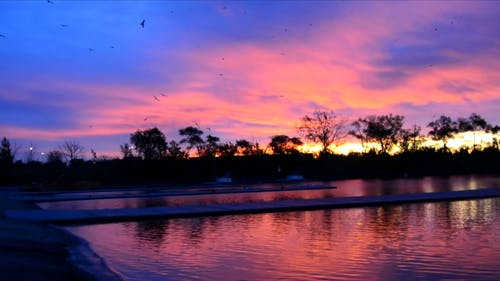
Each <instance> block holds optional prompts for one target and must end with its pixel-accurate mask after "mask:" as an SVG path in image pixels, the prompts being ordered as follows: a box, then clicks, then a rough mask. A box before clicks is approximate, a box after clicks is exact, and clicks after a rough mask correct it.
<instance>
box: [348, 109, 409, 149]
mask: <svg viewBox="0 0 500 281" xmlns="http://www.w3.org/2000/svg"><path fill="white" fill-rule="evenodd" d="M403 124H404V116H401V115H392V114H389V115H369V116H367V117H365V118H359V119H358V120H357V121H355V122H353V124H352V125H353V126H354V127H355V128H357V130H356V131H350V132H349V133H350V134H351V135H353V136H354V137H356V138H358V139H360V140H361V141H365V142H366V141H373V142H375V143H377V144H378V145H379V148H380V149H379V153H381V154H384V153H388V152H390V151H391V150H392V148H393V147H394V146H395V145H396V144H397V143H398V142H399V141H400V139H401V135H402V132H403Z"/></svg>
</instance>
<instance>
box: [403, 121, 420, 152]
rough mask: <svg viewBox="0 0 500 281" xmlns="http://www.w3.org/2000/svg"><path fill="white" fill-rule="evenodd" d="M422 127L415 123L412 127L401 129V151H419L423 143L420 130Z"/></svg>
mask: <svg viewBox="0 0 500 281" xmlns="http://www.w3.org/2000/svg"><path fill="white" fill-rule="evenodd" d="M421 130H422V129H421V128H420V126H418V125H413V127H411V128H410V129H402V130H401V138H400V140H399V148H400V149H401V152H403V153H405V152H410V151H417V150H418V149H419V148H420V145H421V144H422V140H421V139H420V131H421Z"/></svg>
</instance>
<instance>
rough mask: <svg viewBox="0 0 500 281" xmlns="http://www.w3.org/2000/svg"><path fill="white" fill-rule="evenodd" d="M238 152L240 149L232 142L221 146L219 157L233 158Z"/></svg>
mask: <svg viewBox="0 0 500 281" xmlns="http://www.w3.org/2000/svg"><path fill="white" fill-rule="evenodd" d="M237 152H238V147H237V146H236V145H235V144H233V143H232V142H225V143H221V144H219V155H220V156H221V157H232V156H234V155H235V154H236V153H237Z"/></svg>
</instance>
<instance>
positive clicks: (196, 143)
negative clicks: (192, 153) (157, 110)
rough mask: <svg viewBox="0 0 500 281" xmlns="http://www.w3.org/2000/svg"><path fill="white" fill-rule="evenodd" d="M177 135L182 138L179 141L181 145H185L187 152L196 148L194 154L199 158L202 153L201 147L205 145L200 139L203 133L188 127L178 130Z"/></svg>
mask: <svg viewBox="0 0 500 281" xmlns="http://www.w3.org/2000/svg"><path fill="white" fill-rule="evenodd" d="M179 134H180V135H181V136H182V137H184V138H183V139H181V143H187V144H188V146H187V149H188V150H191V149H193V148H196V153H197V154H198V156H200V154H201V153H202V152H203V145H204V143H205V142H204V141H203V139H202V138H201V136H202V135H203V131H202V130H200V129H198V128H196V127H193V126H189V127H186V128H184V129H180V130H179Z"/></svg>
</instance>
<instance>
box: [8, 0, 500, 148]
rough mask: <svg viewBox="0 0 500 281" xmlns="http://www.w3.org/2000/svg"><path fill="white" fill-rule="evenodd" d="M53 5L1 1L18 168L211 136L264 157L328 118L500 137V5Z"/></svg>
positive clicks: (11, 131) (11, 134) (55, 0)
mask: <svg viewBox="0 0 500 281" xmlns="http://www.w3.org/2000/svg"><path fill="white" fill-rule="evenodd" d="M51 2H52V3H50V2H48V1H45V0H39V1H1V2H0V71H1V73H0V137H3V136H6V137H7V138H9V140H11V142H12V143H14V144H15V145H16V146H17V147H19V148H20V150H19V151H18V153H19V154H20V155H18V157H19V156H21V157H22V154H23V153H24V152H26V151H27V147H29V145H30V144H32V145H33V146H34V147H35V149H36V151H37V152H38V153H40V152H47V151H49V150H51V149H54V148H55V147H56V146H57V145H58V144H62V143H63V142H64V141H66V140H71V141H78V142H80V143H81V144H82V145H83V146H84V147H85V149H86V151H87V152H88V151H90V149H93V150H95V151H96V152H97V154H98V155H103V154H107V155H112V154H118V152H119V145H120V144H123V143H125V142H129V136H130V133H133V132H135V131H136V130H137V129H146V128H151V127H153V126H157V127H158V128H159V129H160V130H162V131H163V132H164V133H165V134H166V136H167V139H168V140H172V139H174V140H179V139H180V138H179V135H178V129H180V128H183V127H186V126H191V125H195V124H198V125H199V127H200V129H202V130H204V131H205V132H206V133H208V132H209V130H210V133H211V134H214V135H216V136H219V137H220V138H221V140H222V141H234V140H236V139H239V138H245V139H248V140H254V141H258V142H260V143H261V146H262V145H266V144H267V143H268V142H269V140H270V136H272V135H276V134H287V135H290V136H295V135H297V132H296V129H295V127H296V125H297V124H298V122H299V120H300V118H301V117H302V116H304V115H305V114H311V113H312V112H313V111H314V110H318V109H319V110H333V111H334V112H335V113H337V114H338V115H341V116H345V117H346V118H349V119H350V120H354V119H356V118H358V117H364V116H366V115H369V114H389V113H393V114H401V115H404V116H405V117H406V119H405V121H406V122H405V123H406V125H407V126H410V125H412V124H418V125H420V126H422V127H425V126H426V124H427V123H429V122H430V121H432V120H433V119H436V118H437V117H439V115H442V114H444V115H449V116H451V117H452V118H457V117H468V116H469V115H470V114H471V113H473V112H477V113H479V114H480V115H481V116H483V117H484V118H485V119H486V120H487V121H489V122H490V123H493V124H499V123H500V114H499V113H498V112H499V109H500V28H499V27H500V1H488V2H478V1H473V2H472V1H471V2H467V1H446V2H437V1H429V2H424V1H419V2H396V1H390V2H381V1H377V2H362V1H345V2H334V1H318V2H313V1H293V2H286V1H228V2H224V1H200V2H196V1H179V2H176V1H150V2H148V1H58V0H51ZM143 20H144V27H141V25H140V23H141V22H142V21H143ZM208 128H210V129H208ZM426 131H427V130H426V129H425V132H426Z"/></svg>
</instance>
